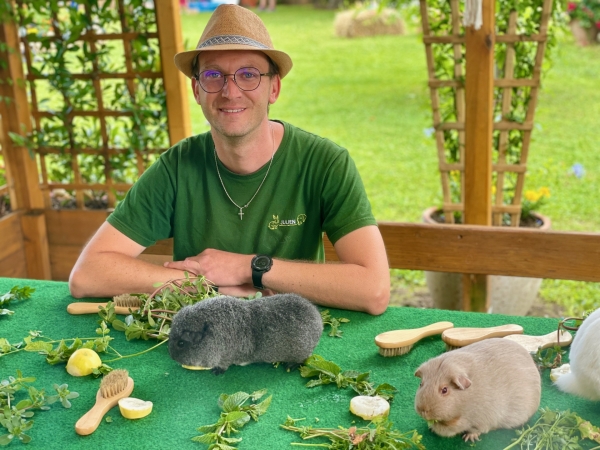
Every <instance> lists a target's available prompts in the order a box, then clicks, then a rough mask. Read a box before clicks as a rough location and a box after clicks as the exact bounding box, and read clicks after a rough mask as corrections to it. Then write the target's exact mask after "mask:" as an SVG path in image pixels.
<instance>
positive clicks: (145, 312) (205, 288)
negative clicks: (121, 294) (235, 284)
mask: <svg viewBox="0 0 600 450" xmlns="http://www.w3.org/2000/svg"><path fill="white" fill-rule="evenodd" d="M218 295H219V293H218V292H217V290H215V288H214V286H213V285H212V284H211V283H210V282H209V281H208V280H207V279H206V278H205V277H202V276H200V277H189V276H186V277H185V278H182V279H178V280H171V281H168V282H167V283H164V284H161V285H160V286H159V287H158V288H157V289H156V290H155V291H154V292H153V293H152V294H149V295H148V294H138V295H135V297H137V298H138V299H139V301H140V304H141V306H140V308H139V310H132V314H131V315H129V316H127V317H126V318H125V320H124V321H123V320H121V319H118V318H117V315H116V314H115V311H114V302H108V303H107V305H106V307H105V308H100V311H99V314H100V317H101V318H102V319H103V320H105V321H106V322H108V323H110V324H111V325H112V327H113V328H114V329H115V330H118V331H123V332H125V337H126V338H127V340H131V339H144V340H148V339H151V338H152V339H158V340H165V339H168V337H169V332H170V328H171V325H170V323H171V321H172V320H173V316H174V315H175V314H176V313H177V312H178V311H179V310H180V309H181V308H183V307H184V306H188V305H193V304H194V303H197V302H200V301H202V300H206V299H207V298H211V297H216V296H218Z"/></svg>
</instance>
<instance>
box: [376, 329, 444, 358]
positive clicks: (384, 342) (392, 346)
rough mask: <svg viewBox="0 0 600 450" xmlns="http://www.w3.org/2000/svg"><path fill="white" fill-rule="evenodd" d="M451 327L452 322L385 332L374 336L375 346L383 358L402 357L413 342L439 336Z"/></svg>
mask: <svg viewBox="0 0 600 450" xmlns="http://www.w3.org/2000/svg"><path fill="white" fill-rule="evenodd" d="M453 326H454V324H453V323H452V322H436V323H432V324H431V325H427V326H426V327H422V328H413V329H409V330H395V331H386V332H385V333H381V334H378V335H377V336H375V344H376V345H377V346H378V347H379V353H380V354H381V355H383V356H386V357H388V356H398V355H404V354H405V353H408V352H409V351H410V349H411V348H412V346H413V344H414V343H415V342H417V341H419V340H421V339H423V338H424V337H427V336H433V335H434V334H440V333H441V332H443V331H444V330H447V329H449V328H452V327H453Z"/></svg>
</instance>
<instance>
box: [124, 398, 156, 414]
mask: <svg viewBox="0 0 600 450" xmlns="http://www.w3.org/2000/svg"><path fill="white" fill-rule="evenodd" d="M152 405H153V403H152V402H147V401H145V400H140V399H139V398H133V397H125V398H122V399H121V400H119V410H120V411H121V415H122V416H123V417H125V418H126V419H141V418H142V417H146V416H147V415H148V414H150V413H151V412H152Z"/></svg>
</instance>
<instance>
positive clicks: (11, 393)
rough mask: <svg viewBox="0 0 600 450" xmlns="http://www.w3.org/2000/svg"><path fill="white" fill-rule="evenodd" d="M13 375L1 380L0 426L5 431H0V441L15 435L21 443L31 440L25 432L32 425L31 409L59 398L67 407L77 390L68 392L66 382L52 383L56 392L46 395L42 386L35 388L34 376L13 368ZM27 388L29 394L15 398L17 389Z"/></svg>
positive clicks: (40, 408) (1, 442) (11, 439)
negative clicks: (14, 375) (14, 374)
mask: <svg viewBox="0 0 600 450" xmlns="http://www.w3.org/2000/svg"><path fill="white" fill-rule="evenodd" d="M16 375H17V376H16V377H13V376H10V377H8V379H6V380H2V381H0V426H1V427H2V428H4V429H5V430H6V431H7V433H6V434H2V435H0V445H8V444H10V443H11V442H12V441H13V440H15V439H18V440H20V441H21V442H23V443H24V444H27V443H28V442H30V441H31V436H29V435H28V434H26V432H27V431H29V430H30V429H31V427H32V426H33V420H28V419H30V418H31V417H33V415H34V412H33V410H34V409H39V410H42V411H45V410H49V409H50V407H49V406H48V405H51V404H52V403H55V402H57V401H60V403H61V404H62V406H63V407H65V408H70V407H71V402H70V400H72V399H74V398H77V397H79V394H78V393H77V392H71V391H69V389H68V385H66V384H62V385H60V386H59V385H58V384H56V383H55V384H54V385H53V388H54V390H55V391H56V395H46V392H45V390H44V389H41V390H39V389H37V388H35V387H34V386H33V385H32V383H33V382H34V381H35V378H33V377H24V376H23V374H22V373H21V371H20V370H17V371H16ZM19 391H22V392H26V393H27V394H28V396H29V398H24V399H22V400H19V401H17V399H16V394H17V392H19Z"/></svg>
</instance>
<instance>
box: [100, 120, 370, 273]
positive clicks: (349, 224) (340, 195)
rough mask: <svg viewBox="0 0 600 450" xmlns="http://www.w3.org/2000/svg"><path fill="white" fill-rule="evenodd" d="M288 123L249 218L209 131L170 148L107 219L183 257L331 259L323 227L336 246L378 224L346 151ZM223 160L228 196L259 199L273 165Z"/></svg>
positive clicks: (142, 240) (230, 186) (142, 241)
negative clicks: (249, 168)
mask: <svg viewBox="0 0 600 450" xmlns="http://www.w3.org/2000/svg"><path fill="white" fill-rule="evenodd" d="M281 123H282V124H283V125H284V128H285V131H284V135H283V140H282V141H281V144H280V146H279V149H278V150H277V152H276V153H275V157H274V158H273V164H272V166H271V169H270V171H269V174H268V176H267V178H266V180H265V182H264V184H263V185H262V187H261V188H260V190H259V192H258V193H257V194H256V197H254V200H252V202H251V203H250V205H249V206H248V207H247V208H244V210H243V212H244V215H243V219H242V220H240V216H239V215H238V213H239V208H237V207H236V206H235V205H234V204H233V203H232V202H231V201H230V200H229V198H227V195H226V193H225V191H224V190H223V187H222V186H221V182H220V181H219V177H218V175H217V170H216V165H215V154H214V144H213V140H212V136H211V134H210V133H209V132H207V133H204V134H200V135H197V136H192V137H190V138H187V139H184V140H182V141H181V142H179V143H178V144H176V145H175V146H173V147H172V148H170V149H169V150H168V151H166V152H165V153H163V154H162V155H161V156H160V158H159V159H158V160H157V161H156V162H155V163H154V164H153V165H152V166H150V167H149V168H148V170H147V171H146V172H144V174H143V175H142V176H141V177H140V179H139V180H138V181H137V182H136V183H135V184H134V185H133V187H132V188H131V189H130V190H129V192H128V193H127V196H126V197H125V199H124V200H123V201H122V202H121V203H119V204H118V205H117V207H116V208H115V211H114V212H113V213H112V214H111V215H110V216H109V217H108V219H107V220H108V222H109V223H110V224H111V225H113V226H114V227H115V228H116V229H118V230H119V231H121V232H122V233H123V234H125V235H126V236H128V237H129V238H130V239H132V240H134V241H135V242H137V243H138V244H140V245H143V246H144V247H148V246H150V245H152V244H154V243H155V242H156V241H157V240H159V239H166V238H169V237H173V238H174V239H173V245H174V250H173V258H174V259H175V260H182V259H185V258H186V257H188V256H193V255H197V254H198V253H200V252H202V251H203V250H204V249H206V248H216V249H219V250H224V251H229V252H234V253H242V254H255V253H262V254H267V255H271V256H275V257H278V258H282V259H294V260H299V259H300V260H312V261H323V259H324V253H323V236H322V233H323V232H326V233H327V236H328V237H329V239H330V240H331V241H332V242H333V243H335V242H336V241H337V240H338V239H340V238H341V237H342V236H344V235H346V234H348V233H350V232H351V231H354V230H356V229H358V228H361V227H364V226H366V225H376V221H375V218H374V217H373V214H372V213H371V205H370V204H369V201H368V199H367V195H366V192H365V189H364V186H363V184H362V181H361V179H360V175H359V174H358V171H357V169H356V166H355V165H354V162H353V161H352V159H351V158H350V155H349V154H348V151H347V150H345V149H344V148H341V147H339V146H338V145H336V144H334V143H333V142H331V141H329V140H327V139H324V138H321V137H318V136H315V135H314V134H311V133H308V132H306V131H304V130H301V129H300V128H297V127H294V126H293V125H291V124H288V123H285V122H281ZM218 164H219V171H220V173H221V178H222V179H223V183H224V184H225V187H226V188H227V192H229V195H230V196H231V198H232V199H233V200H234V201H235V202H236V203H237V204H238V205H241V206H243V205H245V204H246V203H247V202H248V200H250V198H251V197H252V196H253V195H254V193H255V192H256V190H257V189H258V186H259V185H260V183H261V182H262V180H263V178H264V176H265V173H266V171H267V168H268V166H269V164H268V163H267V164H265V166H263V167H262V168H261V169H260V170H258V171H257V172H255V173H252V174H250V175H238V174H235V173H233V172H231V171H229V170H228V169H227V168H226V167H225V166H224V165H223V164H221V162H220V161H218Z"/></svg>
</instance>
